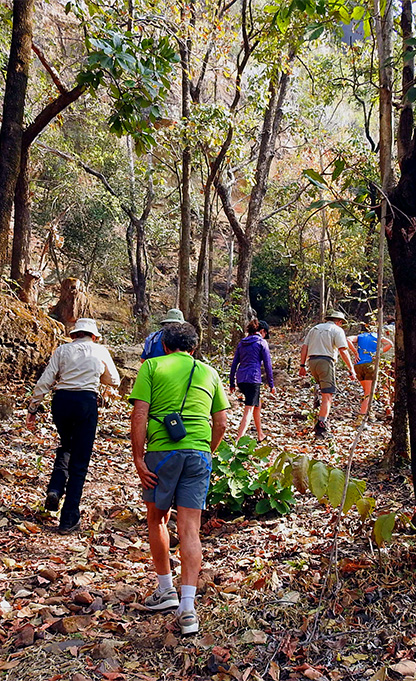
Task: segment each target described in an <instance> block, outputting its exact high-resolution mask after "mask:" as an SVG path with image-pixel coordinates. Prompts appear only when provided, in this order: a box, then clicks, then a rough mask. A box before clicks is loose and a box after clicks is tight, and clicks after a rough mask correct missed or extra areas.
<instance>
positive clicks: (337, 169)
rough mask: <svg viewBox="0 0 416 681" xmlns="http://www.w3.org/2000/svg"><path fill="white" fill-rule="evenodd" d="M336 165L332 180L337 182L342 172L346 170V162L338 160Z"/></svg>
mask: <svg viewBox="0 0 416 681" xmlns="http://www.w3.org/2000/svg"><path fill="white" fill-rule="evenodd" d="M334 165H335V168H334V170H333V172H332V179H333V180H337V179H338V177H339V176H340V175H341V173H342V171H343V170H344V168H345V161H344V160H343V159H341V158H337V160H336V161H335V164H334Z"/></svg>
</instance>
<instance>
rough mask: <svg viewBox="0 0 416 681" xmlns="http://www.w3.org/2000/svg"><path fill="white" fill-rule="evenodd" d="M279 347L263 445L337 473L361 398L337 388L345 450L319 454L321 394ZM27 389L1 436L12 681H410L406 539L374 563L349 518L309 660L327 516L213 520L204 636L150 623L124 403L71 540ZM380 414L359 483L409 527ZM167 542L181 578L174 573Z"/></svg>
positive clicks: (327, 512) (16, 391) (301, 500)
mask: <svg viewBox="0 0 416 681" xmlns="http://www.w3.org/2000/svg"><path fill="white" fill-rule="evenodd" d="M278 343H279V344H280V345H279V352H278V354H276V356H275V360H274V365H275V366H278V367H280V373H279V376H280V378H279V376H278V382H279V385H278V391H277V397H276V399H275V400H273V399H272V398H271V397H268V396H267V393H266V392H265V400H264V424H265V429H266V430H267V432H268V433H269V434H270V435H269V440H268V441H269V443H271V444H272V445H273V447H274V449H275V452H276V453H278V452H280V451H281V450H282V449H287V450H289V451H292V452H296V451H300V452H304V453H306V454H308V455H309V456H313V457H315V458H320V459H321V460H323V461H325V462H327V463H331V464H336V465H337V466H338V467H342V466H343V465H344V462H345V460H346V457H347V455H348V449H349V446H350V445H351V442H352V439H353V437H354V434H355V429H354V427H353V421H354V417H355V414H356V412H357V410H358V405H359V395H360V388H359V386H358V384H357V385H355V386H354V385H350V384H349V383H348V382H347V381H348V378H347V376H346V374H344V372H342V371H341V372H340V378H339V383H340V388H341V389H340V393H339V395H338V396H337V398H336V402H335V404H334V409H333V411H332V416H331V426H332V429H333V431H334V435H335V438H334V440H333V442H331V443H329V444H327V443H324V444H316V443H315V442H314V441H313V439H312V435H311V428H312V421H311V417H312V410H311V407H312V402H313V397H312V390H311V387H310V386H309V385H308V382H307V381H300V382H299V381H298V379H297V377H296V375H295V373H294V372H292V373H290V374H286V372H285V367H286V366H287V360H288V358H289V356H291V355H292V349H291V347H290V345H289V340H288V339H287V338H285V337H284V336H282V337H281V338H280V339H279V341H278ZM293 366H296V362H295V360H294V361H293ZM27 387H28V386H23V385H16V386H15V387H14V388H13V390H10V394H11V395H14V396H16V408H15V409H14V411H13V416H12V418H11V419H9V420H8V421H4V422H3V423H2V426H1V430H2V444H1V453H0V457H1V458H0V493H1V506H0V532H1V549H0V551H1V552H0V565H1V570H0V588H1V592H0V609H1V610H2V612H3V616H2V622H1V624H0V642H1V654H2V657H1V661H0V672H1V674H2V678H4V679H6V680H7V681H29V680H32V679H33V678H36V679H39V681H58V680H59V679H63V680H65V681H70V680H71V681H83V680H85V679H88V680H91V681H92V680H93V679H112V680H114V681H117V680H119V679H120V680H122V679H126V680H127V681H133V680H143V681H157V680H159V679H166V680H169V681H170V680H173V679H190V680H191V679H192V680H194V681H196V680H197V679H199V680H202V679H214V681H226V680H228V679H237V680H238V681H248V680H250V679H266V680H267V679H272V680H274V681H277V680H278V679H280V680H281V681H283V680H285V679H305V678H309V679H321V681H325V680H327V681H328V680H330V681H337V680H338V679H346V680H347V679H348V680H349V679H351V680H352V679H360V680H361V679H366V678H368V679H373V681H376V680H379V679H389V678H391V679H393V678H394V679H401V678H406V674H407V676H408V677H409V678H416V676H415V677H414V676H413V675H414V673H415V671H416V662H415V661H414V658H415V656H416V602H415V586H414V579H413V573H414V566H415V563H416V551H415V547H414V541H415V540H414V539H413V538H412V537H409V536H406V535H405V534H402V533H400V532H396V533H395V534H394V536H393V542H392V543H391V544H390V545H389V546H388V547H387V548H385V549H382V551H381V554H380V556H379V554H378V551H376V549H375V548H374V546H373V544H372V543H371V539H370V536H369V527H370V526H369V525H365V526H364V527H362V526H361V522H360V521H359V518H358V514H356V513H354V512H352V511H351V512H350V514H348V516H347V518H346V519H345V521H344V524H343V528H342V533H341V539H340V547H339V557H338V558H339V562H338V567H339V573H340V578H341V588H340V589H339V590H338V591H337V592H335V591H334V589H333V588H332V587H331V588H330V592H329V595H327V596H326V597H325V599H324V601H323V608H322V613H321V619H320V623H319V628H318V633H317V636H316V638H315V640H313V641H312V642H311V644H310V645H309V647H306V645H305V642H306V640H307V635H308V632H309V631H310V630H311V627H312V624H313V620H314V617H315V614H316V608H317V606H318V603H319V597H320V592H321V588H322V584H323V580H324V578H325V575H326V570H327V565H328V556H329V551H330V548H331V542H332V537H333V528H334V521H335V513H334V511H333V509H331V508H329V507H327V506H325V505H322V504H319V503H318V502H317V501H316V499H314V498H312V497H311V496H310V495H305V496H300V495H298V494H297V493H296V494H297V498H298V504H297V506H296V507H295V508H294V510H293V512H292V513H291V514H290V515H288V516H285V517H283V518H280V517H278V516H268V517H261V518H256V517H254V518H244V517H240V518H229V519H227V520H224V519H221V518H218V517H216V516H215V514H212V513H210V514H206V516H205V517H204V524H203V527H202V541H203V550H204V562H203V571H202V573H201V579H200V583H199V588H198V601H197V607H198V612H199V614H200V618H201V630H200V632H199V634H198V635H197V636H195V637H191V638H190V639H181V638H180V636H179V634H178V631H177V630H176V628H175V623H174V616H173V615H172V614H171V615H166V616H163V615H154V614H152V615H149V614H148V613H147V612H146V611H144V610H143V608H142V606H141V602H142V599H143V597H144V596H145V595H146V594H147V593H148V592H150V590H151V589H152V588H153V587H154V573H153V570H152V564H151V560H150V557H149V546H148V543H147V537H146V525H145V519H144V506H143V503H142V501H141V496H140V489H139V484H138V477H137V475H136V473H135V470H134V467H133V464H132V460H131V451H130V445H129V439H128V432H129V412H130V409H129V407H128V406H127V405H126V404H125V403H123V402H122V401H120V402H117V403H115V404H113V405H111V406H110V407H109V408H108V409H105V410H101V414H100V426H99V432H98V437H97V441H96V446H95V453H94V456H93V459H92V463H91V466H90V471H89V475H88V479H87V483H86V488H85V491H84V496H83V502H82V511H83V514H82V527H83V530H82V532H81V533H80V534H79V535H76V536H68V537H61V536H60V535H58V534H57V533H56V527H57V519H56V516H55V514H51V513H45V512H44V511H43V501H44V497H45V489H46V483H47V479H48V476H49V473H50V470H51V466H52V462H53V451H54V447H55V445H56V436H55V433H54V429H53V426H52V422H51V417H50V412H49V408H47V409H46V411H45V414H44V415H43V416H42V417H41V423H40V424H39V428H38V430H37V432H36V434H35V435H32V434H31V433H29V432H28V431H27V430H26V429H25V427H24V417H25V409H24V408H23V403H24V401H25V399H26V398H25V394H26V393H27ZM386 405H387V389H386V387H385V386H384V387H383V386H382V388H381V389H380V391H379V394H378V405H377V407H376V411H377V413H378V414H379V415H380V416H381V417H382V420H377V421H376V423H375V424H374V425H372V426H371V427H370V429H369V430H368V431H366V432H365V433H364V435H363V439H362V441H361V443H360V445H359V447H358V449H357V454H356V458H355V461H354V466H353V475H354V476H355V477H359V478H364V479H366V481H367V486H368V489H369V491H370V493H371V494H372V495H373V496H375V497H376V499H377V508H378V509H380V508H383V509H384V510H388V509H392V510H397V509H403V510H404V511H410V510H411V505H412V497H411V487H410V485H409V471H408V470H403V471H396V472H395V473H394V475H391V474H390V473H389V472H386V471H385V470H383V469H381V468H380V466H379V461H380V459H381V452H382V449H383V447H384V445H385V443H386V442H387V441H388V438H389V421H388V420H386V418H385V417H384V414H385V408H386ZM241 412H242V403H241V402H240V401H239V400H238V399H237V398H234V397H233V398H232V411H231V412H230V430H229V433H228V436H227V437H232V435H233V434H235V432H236V426H237V425H238V422H239V418H240V415H241ZM172 526H173V542H172V543H173V545H174V546H173V547H172V564H173V568H174V574H175V575H176V576H177V575H178V574H179V568H180V560H179V555H178V553H179V552H178V547H177V546H175V544H176V539H175V534H174V523H172ZM398 529H399V530H400V529H401V528H400V527H398ZM331 584H332V578H331ZM383 667H385V668H386V670H385V671H384V672H383V671H380V670H382V668H383ZM387 669H388V670H389V671H387ZM405 672H406V673H405ZM383 674H384V675H383Z"/></svg>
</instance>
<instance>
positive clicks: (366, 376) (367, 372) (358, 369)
mask: <svg viewBox="0 0 416 681" xmlns="http://www.w3.org/2000/svg"><path fill="white" fill-rule="evenodd" d="M354 369H355V373H356V376H357V378H358V380H359V381H373V380H374V364H373V363H372V362H366V363H365V364H356V365H355V366H354Z"/></svg>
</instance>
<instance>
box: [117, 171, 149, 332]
mask: <svg viewBox="0 0 416 681" xmlns="http://www.w3.org/2000/svg"><path fill="white" fill-rule="evenodd" d="M153 198H154V189H153V181H152V176H151V175H149V180H148V186H147V193H146V198H145V202H144V207H143V212H142V214H141V216H140V218H138V217H137V215H136V214H135V213H134V211H133V210H132V209H127V207H126V206H123V210H124V211H125V212H127V213H128V215H129V217H130V223H129V226H128V228H127V231H126V241H127V252H128V256H129V262H130V276H131V282H132V285H133V291H134V304H133V314H134V316H135V317H136V318H137V320H138V323H139V325H140V327H141V328H146V323H147V320H148V318H149V315H150V308H149V296H148V293H147V273H148V267H147V256H146V232H145V228H146V222H147V220H148V218H149V215H150V211H151V208H152V203H153Z"/></svg>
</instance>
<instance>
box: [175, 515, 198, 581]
mask: <svg viewBox="0 0 416 681" xmlns="http://www.w3.org/2000/svg"><path fill="white" fill-rule="evenodd" d="M177 510H178V515H177V524H178V535H179V541H180V547H181V549H180V551H181V582H182V584H190V585H192V586H196V585H197V583H198V575H199V571H200V569H201V562H202V548H201V540H200V538H199V528H200V527H201V511H200V510H199V509H196V508H185V506H178V509H177Z"/></svg>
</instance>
